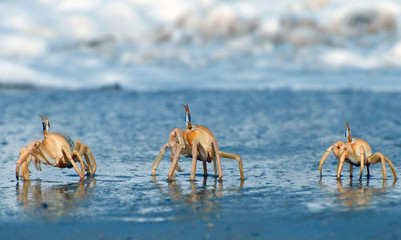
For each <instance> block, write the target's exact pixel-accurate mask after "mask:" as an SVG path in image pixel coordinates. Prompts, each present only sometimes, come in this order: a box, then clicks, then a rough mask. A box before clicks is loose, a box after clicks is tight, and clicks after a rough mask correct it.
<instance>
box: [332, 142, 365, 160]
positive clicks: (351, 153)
mask: <svg viewBox="0 0 401 240" xmlns="http://www.w3.org/2000/svg"><path fill="white" fill-rule="evenodd" d="M361 146H362V147H363V148H364V149H365V164H368V162H367V160H366V159H367V157H369V156H372V149H371V148H370V146H369V144H368V143H367V142H366V141H365V140H362V139H360V138H352V141H351V142H350V143H344V142H341V141H338V142H336V143H334V148H333V153H334V155H335V156H336V158H337V159H340V158H341V155H342V154H343V153H344V151H345V150H347V152H348V154H347V156H346V158H345V161H346V162H347V163H351V164H353V165H355V166H359V165H360V164H361V163H360V160H359V156H360V153H361V152H360V147H361Z"/></svg>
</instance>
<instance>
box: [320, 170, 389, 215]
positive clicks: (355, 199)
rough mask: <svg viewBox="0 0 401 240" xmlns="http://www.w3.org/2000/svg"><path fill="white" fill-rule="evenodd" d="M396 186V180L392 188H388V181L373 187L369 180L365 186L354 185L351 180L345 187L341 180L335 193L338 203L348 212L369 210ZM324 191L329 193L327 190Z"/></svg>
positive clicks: (359, 183) (360, 184)
mask: <svg viewBox="0 0 401 240" xmlns="http://www.w3.org/2000/svg"><path fill="white" fill-rule="evenodd" d="M395 185H396V180H394V181H393V182H392V184H391V185H390V187H389V186H387V181H386V180H383V181H382V184H381V187H371V186H369V179H368V180H367V182H366V185H365V186H364V185H363V184H362V183H361V182H358V183H357V184H353V183H352V178H351V179H350V181H349V184H347V186H343V184H342V182H341V180H338V181H337V189H336V190H335V191H334V193H335V198H336V203H337V204H338V205H340V206H344V207H346V210H363V209H368V208H371V207H373V205H374V204H378V203H377V202H378V200H379V199H380V197H383V196H385V195H386V193H387V192H389V191H390V190H391V188H393V187H395ZM324 189H325V190H326V191H329V190H328V189H327V188H324ZM329 192H330V191H329Z"/></svg>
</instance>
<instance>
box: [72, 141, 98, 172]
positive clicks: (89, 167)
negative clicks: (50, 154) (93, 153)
mask: <svg viewBox="0 0 401 240" xmlns="http://www.w3.org/2000/svg"><path fill="white" fill-rule="evenodd" d="M77 142H78V143H80V144H81V147H80V149H79V151H78V150H77V152H78V154H79V156H84V158H85V162H86V164H85V166H86V167H87V170H86V171H87V172H88V173H89V174H90V175H92V174H93V173H94V172H93V168H92V164H91V162H90V160H89V156H88V154H87V152H88V146H86V145H85V144H83V143H81V142H79V141H77ZM77 142H75V145H76V144H77ZM85 162H84V163H85Z"/></svg>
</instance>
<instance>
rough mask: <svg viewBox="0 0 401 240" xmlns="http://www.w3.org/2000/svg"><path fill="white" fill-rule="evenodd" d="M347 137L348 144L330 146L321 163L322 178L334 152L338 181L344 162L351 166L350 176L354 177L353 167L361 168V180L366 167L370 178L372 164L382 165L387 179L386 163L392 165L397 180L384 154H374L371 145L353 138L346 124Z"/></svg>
mask: <svg viewBox="0 0 401 240" xmlns="http://www.w3.org/2000/svg"><path fill="white" fill-rule="evenodd" d="M345 126H346V128H345V137H346V139H347V142H346V143H344V142H341V141H338V142H336V143H334V144H333V145H332V146H330V147H329V148H328V149H327V151H326V153H325V154H324V155H323V157H322V158H321V159H320V162H319V171H320V177H321V176H322V165H323V163H324V161H326V158H327V157H328V156H329V154H330V152H331V151H333V154H334V156H336V158H337V159H338V163H337V179H340V178H341V171H342V169H343V165H344V162H346V163H349V164H350V176H352V167H353V166H360V167H361V169H360V173H359V179H361V178H362V172H363V168H364V166H366V169H367V176H368V177H369V176H370V173H369V166H370V165H371V164H376V163H379V162H380V163H381V165H382V173H383V179H387V174H386V162H387V163H388V165H390V168H391V171H392V172H393V176H394V179H397V174H396V173H395V169H394V166H393V163H392V162H391V161H390V159H388V158H387V157H385V156H384V155H383V154H382V153H380V152H377V153H375V154H372V149H371V148H370V146H369V144H368V143H367V142H366V141H364V140H362V139H360V138H351V129H350V127H349V125H348V123H347V122H345Z"/></svg>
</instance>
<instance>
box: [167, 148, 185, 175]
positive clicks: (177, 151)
mask: <svg viewBox="0 0 401 240" xmlns="http://www.w3.org/2000/svg"><path fill="white" fill-rule="evenodd" d="M183 147H184V146H183V145H182V144H179V145H178V147H177V150H176V151H175V152H174V156H172V157H173V158H172V162H171V167H170V171H169V172H168V180H172V179H173V176H174V171H175V169H176V167H177V164H178V157H179V156H180V153H181V150H182V148H183Z"/></svg>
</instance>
